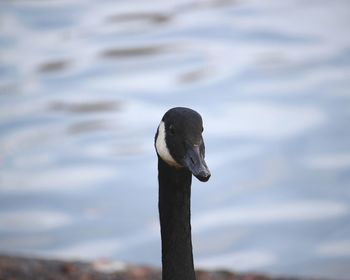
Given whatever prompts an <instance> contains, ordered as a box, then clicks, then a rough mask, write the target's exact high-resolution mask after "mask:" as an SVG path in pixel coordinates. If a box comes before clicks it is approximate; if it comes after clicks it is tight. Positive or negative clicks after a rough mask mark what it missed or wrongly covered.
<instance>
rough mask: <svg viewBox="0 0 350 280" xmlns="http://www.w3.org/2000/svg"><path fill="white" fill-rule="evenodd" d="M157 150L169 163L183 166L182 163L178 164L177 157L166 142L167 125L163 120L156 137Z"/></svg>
mask: <svg viewBox="0 0 350 280" xmlns="http://www.w3.org/2000/svg"><path fill="white" fill-rule="evenodd" d="M156 150H157V153H158V155H159V156H160V157H161V158H162V160H164V161H165V162H166V163H167V164H169V165H172V166H175V167H178V168H180V167H182V166H181V165H180V164H178V163H177V162H176V161H175V159H174V158H173V157H172V156H171V154H170V152H169V149H168V147H167V145H166V142H165V125H164V122H163V121H161V122H160V124H159V127H158V136H157V139H156Z"/></svg>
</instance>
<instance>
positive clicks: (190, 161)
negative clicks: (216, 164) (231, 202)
mask: <svg viewBox="0 0 350 280" xmlns="http://www.w3.org/2000/svg"><path fill="white" fill-rule="evenodd" d="M183 165H184V166H185V167H186V168H187V169H188V170H189V171H191V173H192V174H193V176H195V177H196V178H197V179H198V180H199V181H202V182H206V181H208V180H209V178H210V175H211V174H210V171H209V168H208V166H207V164H206V163H205V161H204V155H202V154H201V152H200V150H199V146H197V145H195V146H191V147H188V148H187V153H186V155H185V157H184V160H183Z"/></svg>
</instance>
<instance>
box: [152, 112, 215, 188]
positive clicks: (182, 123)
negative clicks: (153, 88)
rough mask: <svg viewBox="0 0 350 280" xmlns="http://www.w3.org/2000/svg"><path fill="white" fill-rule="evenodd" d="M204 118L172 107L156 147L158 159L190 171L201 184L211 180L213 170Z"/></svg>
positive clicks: (161, 127) (157, 135)
mask: <svg viewBox="0 0 350 280" xmlns="http://www.w3.org/2000/svg"><path fill="white" fill-rule="evenodd" d="M202 132H203V122H202V117H201V116H200V115H199V114H198V113H197V112H196V111H194V110H192V109H189V108H183V107H176V108H172V109H170V110H169V111H167V112H166V113H165V115H164V116H163V118H162V121H161V122H160V124H159V127H158V130H157V133H156V138H155V146H156V151H157V154H158V156H159V157H160V158H161V159H162V160H163V161H164V162H166V163H167V164H168V165H171V166H174V167H175V168H187V169H188V170H189V171H190V172H191V173H192V174H193V175H194V176H195V177H197V178H198V179H199V180H200V181H203V182H206V181H208V180H209V177H210V171H209V169H208V167H207V164H206V163H205V161H204V155H205V147H204V142H203V138H202Z"/></svg>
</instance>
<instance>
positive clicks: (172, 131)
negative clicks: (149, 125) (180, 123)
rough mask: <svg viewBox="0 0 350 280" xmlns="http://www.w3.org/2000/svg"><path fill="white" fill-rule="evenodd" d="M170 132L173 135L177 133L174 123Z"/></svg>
mask: <svg viewBox="0 0 350 280" xmlns="http://www.w3.org/2000/svg"><path fill="white" fill-rule="evenodd" d="M169 132H170V134H171V135H174V134H175V127H174V126H173V125H172V124H171V125H170V126H169Z"/></svg>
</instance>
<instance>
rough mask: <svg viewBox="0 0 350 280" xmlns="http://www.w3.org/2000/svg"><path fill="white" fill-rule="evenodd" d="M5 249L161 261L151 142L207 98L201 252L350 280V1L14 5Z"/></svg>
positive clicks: (8, 45) (204, 262) (2, 90)
mask: <svg viewBox="0 0 350 280" xmlns="http://www.w3.org/2000/svg"><path fill="white" fill-rule="evenodd" d="M0 12H1V14H0V50H1V52H0V55H1V56H0V75H1V79H0V166H1V168H0V252H1V253H18V254H27V255H32V254H36V255H42V256H50V257H65V258H82V259H95V258H100V257H106V258H110V259H113V260H122V261H127V262H131V263H142V264H151V265H156V266H158V265H159V264H160V244H159V243H160V242H159V238H160V237H159V226H158V214H157V179H156V175H157V171H156V156H155V151H154V148H153V137H154V133H155V130H156V127H157V125H158V123H159V121H160V119H161V117H162V115H163V114H164V112H165V111H166V110H167V109H168V108H170V107H174V106H179V105H181V106H187V107H191V108H194V109H196V110H197V111H198V112H200V113H201V114H202V116H203V119H204V123H205V131H204V138H205V141H206V147H207V163H208V165H209V167H210V169H211V171H212V178H211V179H210V181H209V182H208V183H206V184H202V183H199V182H197V181H195V182H194V183H193V210H192V224H193V235H194V236H193V239H194V250H195V260H196V261H195V262H196V264H197V266H199V267H204V268H228V269H235V270H238V271H261V272H266V273H272V274H283V275H290V274H291V275H303V276H314V277H315V276H320V277H332V278H339V279H348V275H350V268H349V266H348V264H349V263H350V214H349V211H350V210H349V207H350V201H349V199H350V190H349V183H350V149H349V148H350V130H349V121H350V106H349V105H350V103H349V100H350V94H349V88H350V36H349V24H350V5H349V2H348V1H345V0H344V1H332V2H329V1H296V0H286V1H277V0H271V1H270V0H269V1H220V0H216V1H214V0H213V1H209V0H208V1H190V0H182V1H166V2H164V1H147V3H146V2H142V1H116V2H115V1H107V0H106V1H2V2H1V3H0Z"/></svg>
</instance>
